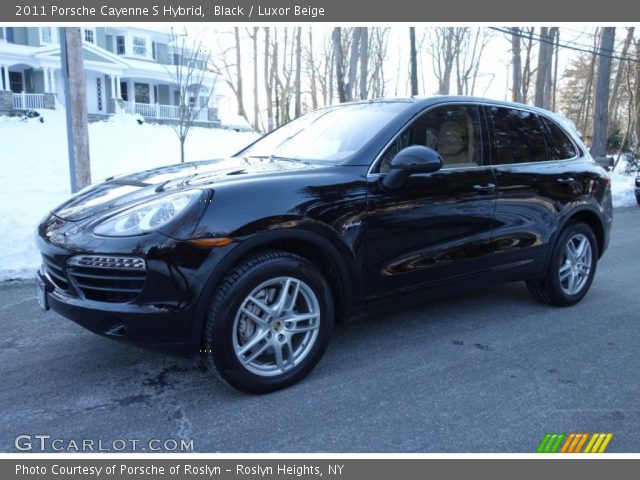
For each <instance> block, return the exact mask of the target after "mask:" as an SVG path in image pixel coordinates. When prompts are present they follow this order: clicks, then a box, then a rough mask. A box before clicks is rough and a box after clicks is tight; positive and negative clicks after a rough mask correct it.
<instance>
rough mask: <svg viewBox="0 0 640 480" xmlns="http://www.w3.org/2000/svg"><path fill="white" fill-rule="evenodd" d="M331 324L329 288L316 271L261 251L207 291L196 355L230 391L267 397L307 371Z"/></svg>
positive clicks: (287, 255) (281, 254)
mask: <svg viewBox="0 0 640 480" xmlns="http://www.w3.org/2000/svg"><path fill="white" fill-rule="evenodd" d="M285 288H286V290H285ZM285 291H286V295H284V296H283V295H282V293H283V292H285ZM281 300H283V301H281ZM333 324H334V307H333V298H332V295H331V289H330V288H329V285H328V283H327V281H326V279H325V278H324V276H323V275H322V273H321V272H320V270H319V269H318V268H317V267H316V266H315V265H314V264H312V263H311V262H309V261H308V260H306V259H304V258H302V257H299V256H298V255H294V254H292V253H289V252H283V251H272V252H266V253H262V254H258V255H256V256H254V257H251V258H249V259H247V260H246V261H244V262H243V263H241V264H240V265H238V266H237V267H235V268H234V269H233V270H232V271H231V272H230V273H228V274H227V275H226V276H225V278H224V279H223V280H222V281H221V283H220V285H219V286H218V288H217V289H216V291H215V292H214V294H213V296H212V298H211V300H210V303H209V308H208V310H207V318H206V322H205V330H204V342H203V350H202V353H203V355H204V356H205V359H204V360H205V364H206V365H207V368H208V369H209V370H212V371H213V372H215V373H217V375H218V376H219V377H221V378H222V379H223V380H224V381H226V382H227V383H228V384H229V385H231V386H232V387H235V388H237V389H238V390H241V391H243V392H246V393H254V394H262V393H268V392H272V391H275V390H279V389H281V388H285V387H288V386H291V385H293V384H295V383H296V382H298V381H300V380H301V379H303V378H304V377H305V376H306V375H307V374H308V373H309V372H310V371H311V370H312V369H313V367H315V365H316V364H317V363H318V361H319V360H320V358H321V357H322V355H323V353H324V351H325V350H326V348H327V345H328V343H329V339H330V337H331V333H332V331H333Z"/></svg>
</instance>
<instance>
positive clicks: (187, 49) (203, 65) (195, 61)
mask: <svg viewBox="0 0 640 480" xmlns="http://www.w3.org/2000/svg"><path fill="white" fill-rule="evenodd" d="M172 37H173V38H172V44H173V48H174V51H175V53H176V54H177V55H176V60H177V61H175V62H174V63H175V65H173V66H171V65H167V72H168V74H169V76H170V77H171V83H172V84H173V87H174V88H175V90H176V92H177V94H178V114H179V115H178V119H177V122H176V123H175V124H173V125H172V127H173V130H174V131H175V132H176V135H177V136H178V140H179V141H180V162H184V160H185V154H184V150H185V142H186V140H187V136H188V135H189V132H190V131H191V127H193V125H194V123H195V122H196V121H197V119H198V118H199V117H200V112H202V111H203V110H205V109H207V108H208V106H209V102H210V99H211V96H212V95H213V92H214V89H215V81H216V79H217V75H215V74H213V72H211V71H210V70H209V62H210V60H211V53H210V50H209V49H204V48H203V45H202V39H201V38H200V37H195V38H190V37H188V36H187V34H186V32H185V33H182V34H179V35H178V34H175V33H174V34H173V35H172Z"/></svg>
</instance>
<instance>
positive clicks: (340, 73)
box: [331, 27, 347, 103]
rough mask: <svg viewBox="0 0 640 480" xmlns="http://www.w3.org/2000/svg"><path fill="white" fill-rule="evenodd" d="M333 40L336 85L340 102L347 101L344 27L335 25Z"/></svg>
mask: <svg viewBox="0 0 640 480" xmlns="http://www.w3.org/2000/svg"><path fill="white" fill-rule="evenodd" d="M331 40H332V42H333V58H334V60H335V66H336V69H335V74H336V85H337V86H338V100H339V101H340V103H344V102H346V101H347V94H346V91H345V85H344V55H343V53H342V29H341V28H340V27H335V28H334V29H333V32H332V34H331Z"/></svg>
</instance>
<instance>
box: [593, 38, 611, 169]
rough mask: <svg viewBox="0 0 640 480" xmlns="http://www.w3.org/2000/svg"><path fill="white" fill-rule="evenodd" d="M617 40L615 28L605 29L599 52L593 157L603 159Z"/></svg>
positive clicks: (605, 150)
mask: <svg viewBox="0 0 640 480" xmlns="http://www.w3.org/2000/svg"><path fill="white" fill-rule="evenodd" d="M615 38H616V29H615V27H604V28H603V29H602V33H601V34H600V48H599V51H598V55H599V57H598V74H597V79H596V96H595V107H594V118H593V143H592V144H591V155H593V156H594V157H603V156H604V155H606V153H607V134H608V120H609V112H608V111H607V110H608V105H609V84H610V83H611V52H613V47H614V43H615Z"/></svg>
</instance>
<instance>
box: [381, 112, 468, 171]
mask: <svg viewBox="0 0 640 480" xmlns="http://www.w3.org/2000/svg"><path fill="white" fill-rule="evenodd" d="M436 112H438V110H435V111H433V112H428V113H427V114H425V115H424V116H423V118H421V119H418V120H417V121H416V122H415V123H414V124H413V126H412V127H411V128H410V129H409V130H407V131H406V132H404V133H403V134H401V135H400V136H399V137H398V138H397V139H396V142H395V143H394V145H393V146H392V147H390V148H389V149H388V150H387V151H386V152H385V154H384V155H383V157H382V160H381V163H380V172H381V173H386V172H388V171H389V166H390V165H391V160H392V159H393V156H394V155H395V154H396V153H397V152H399V151H400V150H402V148H404V147H407V146H409V145H425V146H427V147H430V148H432V149H434V150H435V151H437V152H438V153H439V154H440V155H442V159H443V161H444V166H445V167H446V168H460V167H474V166H477V165H478V161H477V160H478V158H479V146H478V145H476V144H475V143H476V142H475V139H476V138H478V135H477V132H476V131H475V129H476V128H477V127H476V126H474V123H473V119H472V118H471V116H470V115H469V113H468V112H467V111H466V110H464V109H461V108H456V109H455V110H449V111H447V112H444V115H442V114H440V115H438V114H435V115H432V113H436ZM438 113H439V112H438ZM443 117H445V118H443Z"/></svg>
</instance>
